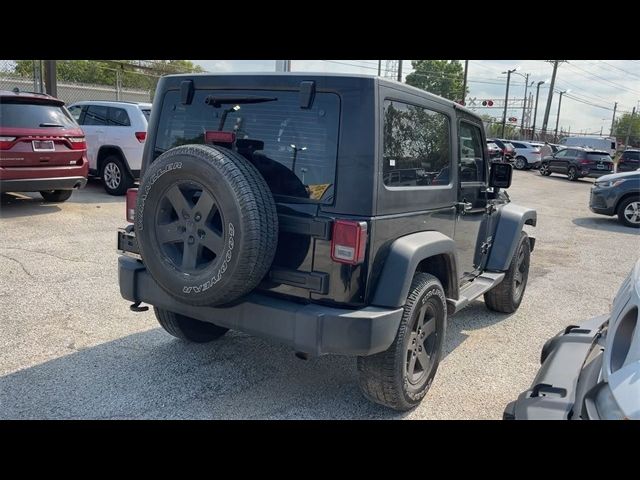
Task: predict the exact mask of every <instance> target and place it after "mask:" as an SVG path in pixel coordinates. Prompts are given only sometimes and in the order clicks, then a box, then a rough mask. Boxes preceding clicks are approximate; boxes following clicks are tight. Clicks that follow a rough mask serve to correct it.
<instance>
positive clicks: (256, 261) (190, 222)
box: [135, 145, 278, 306]
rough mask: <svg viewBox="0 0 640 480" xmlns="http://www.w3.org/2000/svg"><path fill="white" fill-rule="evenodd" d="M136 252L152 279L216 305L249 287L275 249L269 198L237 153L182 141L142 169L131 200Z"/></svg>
mask: <svg viewBox="0 0 640 480" xmlns="http://www.w3.org/2000/svg"><path fill="white" fill-rule="evenodd" d="M135 231H136V237H137V240H138V245H139V248H140V254H141V255H142V258H143V259H144V262H145V265H146V267H147V269H148V270H149V272H150V274H151V276H152V277H153V278H154V280H155V281H156V282H157V283H158V285H160V287H162V288H163V289H164V290H165V291H166V292H167V293H168V294H170V295H171V296H173V297H174V298H176V299H178V300H180V301H182V302H184V303H187V304H190V305H211V306H214V305H221V304H225V303H229V302H232V301H234V300H236V299H238V298H240V297H241V296H243V295H245V294H246V293H248V292H250V291H251V290H253V289H254V288H255V287H256V286H257V285H258V283H259V282H260V281H261V280H262V278H263V277H264V276H265V274H266V273H267V271H268V270H269V268H270V267H271V263H272V261H273V256H274V254H275V251H276V246H277V241H278V217H277V213H276V208H275V203H274V200H273V196H272V195H271V192H270V190H269V187H268V186H267V184H266V182H265V181H264V179H263V177H262V176H261V175H260V173H259V172H258V171H257V170H256V168H255V167H254V166H253V165H252V164H251V163H250V162H249V161H248V160H246V159H245V158H244V157H242V156H241V155H239V154H238V153H236V152H233V151H231V150H228V149H226V148H222V147H213V146H208V145H182V146H179V147H176V148H173V149H171V150H169V151H167V152H165V153H163V154H162V155H161V156H160V157H158V158H157V159H156V160H155V161H154V162H153V163H152V164H151V166H150V167H149V168H148V170H147V171H146V172H145V175H144V178H143V179H142V181H141V183H140V188H139V192H138V200H137V205H136V216H135Z"/></svg>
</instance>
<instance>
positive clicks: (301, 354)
mask: <svg viewBox="0 0 640 480" xmlns="http://www.w3.org/2000/svg"><path fill="white" fill-rule="evenodd" d="M295 355H296V357H298V358H299V359H300V360H309V354H308V353H304V352H296V353H295Z"/></svg>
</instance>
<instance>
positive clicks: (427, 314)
mask: <svg viewBox="0 0 640 480" xmlns="http://www.w3.org/2000/svg"><path fill="white" fill-rule="evenodd" d="M446 324H447V305H446V300H445V296H444V290H443V288H442V285H441V284H440V281H439V280H438V279H437V278H436V277H434V276H433V275H430V274H427V273H417V274H416V275H415V277H414V278H413V283H412V284H411V290H410V293H409V296H408V298H407V302H406V303H405V305H404V313H403V315H402V320H401V321H400V326H399V328H398V333H397V334H396V338H395V340H394V342H393V343H392V344H391V346H390V347H389V348H388V349H387V350H385V351H384V352H381V353H377V354H375V355H370V356H367V357H358V375H359V383H360V388H361V389H362V392H363V393H364V395H365V397H367V398H368V399H369V400H371V401H373V402H376V403H379V404H381V405H384V406H386V407H390V408H393V409H395V410H409V409H410V408H413V407H415V406H416V405H418V404H419V403H420V401H421V400H422V398H423V397H424V396H425V395H426V393H427V391H428V390H429V387H430V386H431V382H432V381H433V377H434V376H435V374H436V370H437V369H438V364H439V363H440V358H441V356H442V346H443V342H444V335H445V330H446Z"/></svg>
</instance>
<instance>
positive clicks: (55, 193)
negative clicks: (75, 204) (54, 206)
mask: <svg viewBox="0 0 640 480" xmlns="http://www.w3.org/2000/svg"><path fill="white" fill-rule="evenodd" d="M72 193H73V190H43V191H41V192H40V195H42V198H44V199H45V201H47V202H56V203H59V202H64V201H66V200H69V197H71V194H72Z"/></svg>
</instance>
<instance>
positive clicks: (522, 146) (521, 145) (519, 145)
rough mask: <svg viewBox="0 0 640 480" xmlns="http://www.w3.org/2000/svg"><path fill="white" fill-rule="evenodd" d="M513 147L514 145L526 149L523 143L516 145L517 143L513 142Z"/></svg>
mask: <svg viewBox="0 0 640 480" xmlns="http://www.w3.org/2000/svg"><path fill="white" fill-rule="evenodd" d="M511 145H513V146H514V147H516V148H526V147H525V146H524V145H523V144H521V143H515V142H511Z"/></svg>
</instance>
